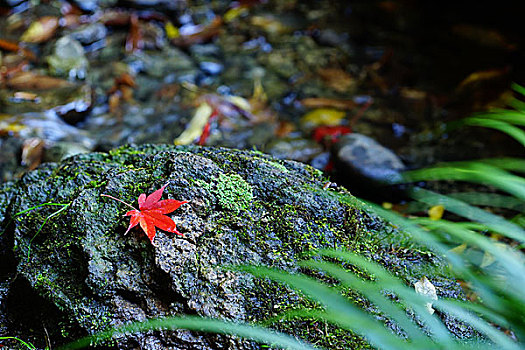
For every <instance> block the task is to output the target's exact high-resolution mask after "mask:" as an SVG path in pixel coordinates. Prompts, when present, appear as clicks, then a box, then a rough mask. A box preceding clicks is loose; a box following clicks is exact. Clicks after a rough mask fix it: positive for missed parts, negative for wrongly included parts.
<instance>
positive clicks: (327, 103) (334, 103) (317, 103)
mask: <svg viewBox="0 0 525 350" xmlns="http://www.w3.org/2000/svg"><path fill="white" fill-rule="evenodd" d="M299 103H301V104H302V105H303V106H304V107H306V108H326V107H328V108H336V109H347V110H349V109H354V108H355V107H357V106H358V104H357V103H356V102H354V101H352V100H341V99H335V98H326V97H309V98H305V99H302V100H300V101H299Z"/></svg>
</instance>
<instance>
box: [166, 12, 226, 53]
mask: <svg viewBox="0 0 525 350" xmlns="http://www.w3.org/2000/svg"><path fill="white" fill-rule="evenodd" d="M222 23H223V20H222V18H221V17H215V18H214V19H213V21H212V22H211V23H210V24H208V25H207V26H204V27H202V29H201V30H199V31H198V32H196V33H193V34H188V35H179V36H178V37H175V38H173V39H171V43H172V44H173V45H175V46H181V47H188V46H191V45H193V44H202V43H205V42H207V41H210V40H211V39H213V38H214V37H215V36H217V35H218V34H219V32H220V30H221V27H222Z"/></svg>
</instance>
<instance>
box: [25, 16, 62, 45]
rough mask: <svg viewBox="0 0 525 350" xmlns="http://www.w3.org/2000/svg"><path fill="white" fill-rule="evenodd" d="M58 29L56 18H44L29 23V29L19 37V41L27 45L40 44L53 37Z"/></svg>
mask: <svg viewBox="0 0 525 350" xmlns="http://www.w3.org/2000/svg"><path fill="white" fill-rule="evenodd" d="M57 28H58V18H57V17H54V16H44V17H41V18H39V19H38V20H37V21H35V22H33V23H31V25H30V26H29V28H27V30H26V31H25V32H24V34H22V36H21V37H20V40H21V41H25V42H27V43H42V42H44V41H47V40H49V39H51V37H53V35H54V34H55V32H56V30H57Z"/></svg>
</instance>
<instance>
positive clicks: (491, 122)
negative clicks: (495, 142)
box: [460, 116, 525, 146]
mask: <svg viewBox="0 0 525 350" xmlns="http://www.w3.org/2000/svg"><path fill="white" fill-rule="evenodd" d="M498 119H505V118H503V116H501V118H498ZM461 124H462V125H460V126H463V125H469V126H480V127H483V128H491V129H495V130H499V131H501V132H503V133H505V134H507V135H509V136H510V137H512V138H514V139H515V140H516V141H518V142H519V143H521V145H522V146H525V131H523V130H521V129H520V128H518V127H516V126H513V125H512V124H509V123H508V122H506V121H501V120H495V119H489V118H488V117H485V118H479V117H478V118H476V117H471V118H465V119H462V120H461ZM524 125H525V124H524Z"/></svg>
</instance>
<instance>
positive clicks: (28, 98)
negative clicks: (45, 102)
mask: <svg viewBox="0 0 525 350" xmlns="http://www.w3.org/2000/svg"><path fill="white" fill-rule="evenodd" d="M13 101H14V102H35V103H38V102H40V98H39V97H38V95H37V94H34V93H32V92H26V91H18V92H15V93H14V94H13Z"/></svg>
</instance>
